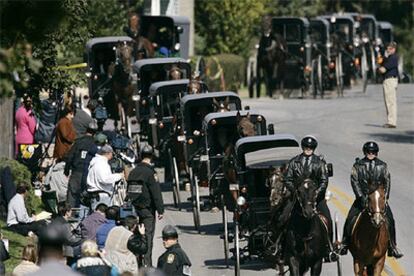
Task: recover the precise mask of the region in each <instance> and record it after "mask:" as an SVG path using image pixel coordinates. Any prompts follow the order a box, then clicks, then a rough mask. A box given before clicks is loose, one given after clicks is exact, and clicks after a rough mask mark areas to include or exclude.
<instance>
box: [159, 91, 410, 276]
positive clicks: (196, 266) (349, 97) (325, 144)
mask: <svg viewBox="0 0 414 276" xmlns="http://www.w3.org/2000/svg"><path fill="white" fill-rule="evenodd" d="M243 101H244V105H250V107H251V108H252V109H256V110H259V111H261V112H262V113H263V114H264V115H265V117H266V118H267V120H268V122H273V123H274V124H275V130H276V132H278V133H292V134H294V135H296V137H297V138H298V139H300V138H301V137H302V136H304V135H306V134H313V135H315V136H316V137H317V138H318V140H319V144H320V146H319V148H318V151H319V153H322V154H323V155H324V156H325V158H326V160H327V161H328V162H332V163H333V164H334V177H332V178H331V181H330V188H329V189H330V190H331V191H332V192H333V193H334V198H333V200H331V201H330V202H329V206H330V208H331V212H332V214H334V213H336V214H338V216H339V223H340V225H341V227H342V225H343V222H344V218H345V216H346V212H347V210H348V209H349V206H350V205H351V203H352V200H353V193H352V189H351V186H350V183H349V174H350V169H351V166H352V164H353V162H354V159H355V157H357V156H361V154H362V153H361V147H362V144H363V143H364V142H365V141H367V140H375V141H377V142H378V143H379V145H380V153H379V155H380V158H381V159H383V160H385V161H386V162H387V163H388V165H389V169H390V172H391V175H392V189H391V197H390V206H391V207H392V209H393V211H394V216H395V219H396V223H397V235H398V236H397V239H398V242H399V247H400V248H401V249H402V251H403V252H404V254H405V257H404V258H403V259H401V260H399V261H398V262H397V261H395V260H394V259H389V260H387V263H386V272H385V274H384V275H414V263H413V260H414V239H413V236H412V235H413V230H412V229H414V218H413V210H414V207H413V204H412V203H413V198H414V185H413V182H412V179H414V172H413V165H414V105H413V103H414V85H400V86H399V92H398V128H397V129H384V128H382V127H381V126H382V124H383V123H385V107H384V102H383V95H382V89H381V86H378V85H372V86H369V87H368V90H367V93H366V94H363V93H362V92H360V91H347V92H345V96H344V98H340V99H338V98H334V97H333V98H331V99H324V100H320V99H319V100H313V99H288V100H269V99H267V98H262V99H258V100H257V99H254V100H249V99H244V100H243ZM164 188H165V189H168V187H164ZM186 196H188V194H186V193H185V192H182V197H186ZM164 199H165V202H166V203H167V205H168V207H167V212H166V216H165V218H164V219H163V220H162V221H161V222H160V223H159V224H158V226H157V227H158V228H157V236H158V237H159V236H160V230H161V228H162V226H163V225H165V224H167V223H169V224H174V225H177V226H178V228H179V229H180V231H181V235H180V242H181V244H182V246H183V247H184V249H185V250H186V251H187V253H188V255H189V256H190V259H191V260H192V262H193V267H192V271H193V275H197V276H198V275H209V276H213V275H234V273H233V270H232V267H230V268H229V269H227V268H226V267H225V263H224V253H223V245H222V241H221V240H220V239H219V237H218V235H219V234H220V226H221V214H220V213H218V214H212V213H208V212H203V213H202V224H203V227H202V232H203V234H201V235H200V234H197V233H196V232H195V231H194V229H193V226H192V225H193V221H192V214H191V211H190V209H188V210H186V209H183V210H182V211H178V210H175V209H174V208H173V207H172V205H171V203H172V195H171V192H168V191H166V192H164ZM187 207H189V205H187ZM341 232H342V231H341ZM162 252H163V248H162V244H161V240H160V239H157V240H156V241H155V248H154V254H153V255H154V258H156V257H157V256H159V255H160V254H161V253H162ZM155 261H156V260H154V262H155ZM342 262H343V272H344V273H343V275H352V273H353V270H352V258H351V257H350V256H349V255H348V256H346V257H344V258H342ZM242 275H275V272H274V271H273V270H271V269H263V268H260V267H253V268H251V267H248V268H245V269H243V270H242ZM323 275H336V266H335V265H334V264H324V267H323Z"/></svg>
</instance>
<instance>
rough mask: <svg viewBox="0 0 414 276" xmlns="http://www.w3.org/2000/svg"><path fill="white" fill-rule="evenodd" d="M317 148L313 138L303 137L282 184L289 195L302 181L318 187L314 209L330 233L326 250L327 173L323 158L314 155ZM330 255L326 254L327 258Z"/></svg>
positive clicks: (330, 236) (329, 221) (328, 217)
mask: <svg viewBox="0 0 414 276" xmlns="http://www.w3.org/2000/svg"><path fill="white" fill-rule="evenodd" d="M317 146H318V141H317V140H316V138H315V137H314V136H312V135H307V136H305V137H303V139H302V141H301V147H302V153H301V154H299V155H297V156H295V157H293V158H292V159H291V160H290V161H289V162H288V166H287V171H286V175H285V179H284V183H285V187H286V189H287V190H288V192H289V193H290V194H291V195H294V194H295V193H296V190H297V188H298V187H297V185H298V184H301V183H302V181H303V180H304V179H311V180H312V181H313V182H314V183H315V184H316V186H317V187H318V189H317V191H316V194H317V196H316V204H317V205H316V209H317V211H318V212H319V213H321V214H322V215H323V216H324V217H325V218H326V219H327V221H328V228H329V230H330V231H329V232H330V233H327V237H326V243H327V248H330V246H329V244H328V243H332V233H331V230H332V218H331V213H330V211H329V208H328V205H327V204H326V200H325V193H326V190H327V188H328V172H327V168H326V162H325V160H324V159H323V157H322V156H320V155H316V154H315V150H316V148H317ZM330 253H331V252H328V256H329V254H330Z"/></svg>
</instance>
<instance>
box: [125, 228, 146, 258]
mask: <svg viewBox="0 0 414 276" xmlns="http://www.w3.org/2000/svg"><path fill="white" fill-rule="evenodd" d="M127 247H128V250H129V251H131V252H132V253H134V255H144V254H146V253H147V251H148V244H147V236H146V235H145V234H144V235H141V234H140V233H136V234H134V235H132V236H131V237H130V238H129V240H128V244H127Z"/></svg>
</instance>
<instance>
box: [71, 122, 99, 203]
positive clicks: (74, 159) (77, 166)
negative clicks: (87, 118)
mask: <svg viewBox="0 0 414 276" xmlns="http://www.w3.org/2000/svg"><path fill="white" fill-rule="evenodd" d="M96 131H98V125H97V123H96V122H95V121H92V122H90V123H89V124H88V127H87V129H86V134H85V135H84V136H81V137H80V138H78V139H76V140H75V143H74V144H73V146H72V147H71V149H70V150H69V152H68V155H67V156H66V159H65V161H66V164H65V169H64V174H65V175H66V176H69V174H70V178H69V183H68V191H67V203H68V204H69V205H70V206H71V207H75V208H77V207H79V206H80V195H81V191H82V189H81V182H82V175H83V167H84V163H85V160H86V157H87V153H88V151H89V150H90V148H91V147H93V145H94V137H93V136H94V134H95V133H96Z"/></svg>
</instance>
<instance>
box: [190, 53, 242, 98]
mask: <svg viewBox="0 0 414 276" xmlns="http://www.w3.org/2000/svg"><path fill="white" fill-rule="evenodd" d="M197 58H198V57H193V58H192V60H191V65H192V68H193V69H194V70H195V69H196V68H195V65H196V62H197ZM203 58H204V62H205V70H204V74H203V73H202V75H204V78H203V81H204V82H205V83H206V84H207V86H208V89H209V90H210V91H234V92H237V91H238V90H239V88H240V86H241V85H242V84H243V83H244V71H245V66H246V64H245V60H244V58H243V57H241V56H237V55H233V54H220V55H213V56H207V57H203Z"/></svg>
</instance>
